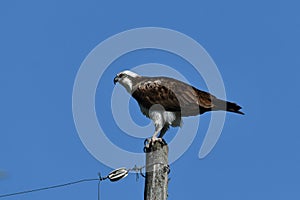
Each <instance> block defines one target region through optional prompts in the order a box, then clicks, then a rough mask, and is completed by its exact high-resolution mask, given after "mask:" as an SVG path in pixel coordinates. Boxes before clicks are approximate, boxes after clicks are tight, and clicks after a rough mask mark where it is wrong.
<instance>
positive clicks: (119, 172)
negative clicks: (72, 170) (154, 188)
mask: <svg viewBox="0 0 300 200" xmlns="http://www.w3.org/2000/svg"><path fill="white" fill-rule="evenodd" d="M143 168H145V166H143V167H137V166H136V165H135V166H134V167H133V168H130V169H126V168H119V169H116V170H113V171H112V172H110V173H109V174H108V175H107V176H105V177H101V174H100V173H98V176H99V177H98V178H90V179H82V180H79V181H73V182H68V183H64V184H59V185H53V186H48V187H43V188H38V189H32V190H25V191H21V192H15V193H10V194H2V195H0V198H3V197H9V196H15V195H20V194H27V193H32V192H38V191H43V190H49V189H53V188H60V187H65V186H69V185H74V184H78V183H82V182H90V181H99V182H98V200H100V182H101V181H104V180H106V179H109V180H110V181H112V182H115V181H118V180H120V179H122V178H125V177H126V176H127V175H128V172H129V171H134V172H136V175H137V178H138V173H140V174H141V175H142V176H143V177H144V175H143V173H142V169H143Z"/></svg>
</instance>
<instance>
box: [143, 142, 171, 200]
mask: <svg viewBox="0 0 300 200" xmlns="http://www.w3.org/2000/svg"><path fill="white" fill-rule="evenodd" d="M168 151H169V150H168V145H167V143H166V142H165V141H163V142H159V141H156V142H154V144H153V145H150V146H149V147H145V153H146V179H145V190H144V200H166V199H167V197H168V179H169V178H168V173H169V165H168Z"/></svg>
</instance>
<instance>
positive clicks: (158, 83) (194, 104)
mask: <svg viewBox="0 0 300 200" xmlns="http://www.w3.org/2000/svg"><path fill="white" fill-rule="evenodd" d="M132 96H133V97H134V98H135V99H136V100H137V101H138V102H139V104H141V105H142V106H143V107H145V108H147V109H150V108H151V106H153V105H155V104H160V105H161V106H163V107H164V109H165V110H166V111H171V112H181V116H193V115H198V114H203V113H205V112H207V111H211V110H226V111H229V112H235V113H239V114H243V113H242V112H241V111H239V110H240V109H241V107H240V106H238V105H237V104H235V103H231V102H226V101H223V100H220V99H218V98H216V97H215V96H213V95H211V94H209V93H208V92H204V91H201V90H198V89H197V88H195V87H193V86H190V85H188V84H186V83H183V82H181V81H178V80H176V79H173V78H167V77H155V78H154V77H139V78H138V79H136V80H135V83H134V85H133V92H132Z"/></svg>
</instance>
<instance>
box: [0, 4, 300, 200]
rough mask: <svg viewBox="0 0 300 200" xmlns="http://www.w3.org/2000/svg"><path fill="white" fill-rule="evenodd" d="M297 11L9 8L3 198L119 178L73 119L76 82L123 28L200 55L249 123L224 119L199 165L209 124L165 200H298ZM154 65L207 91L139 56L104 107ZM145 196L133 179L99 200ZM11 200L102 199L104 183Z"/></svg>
mask: <svg viewBox="0 0 300 200" xmlns="http://www.w3.org/2000/svg"><path fill="white" fill-rule="evenodd" d="M299 7H300V4H299V2H297V1H296V0H295V1H291V0H288V1H278V0H276V1H258V0H254V1H249V2H246V1H238V0H228V1H193V2H188V3H178V2H174V1H119V2H118V1H109V3H108V2H107V3H103V2H102V3H101V2H100V1H58V0H52V1H38V0H36V1H34V0H27V1H20V0H19V1H16V0H2V1H1V3H0V58H1V59H0V91H1V98H0V99H1V100H0V102H1V104H0V108H1V109H0V121H1V123H0V124H1V125H0V195H1V194H5V193H11V192H17V191H22V190H27V189H34V188H39V187H44V186H50V185H55V184H60V183H65V182H69V181H76V180H79V179H83V178H97V173H98V172H99V171H101V173H102V174H103V175H106V174H107V173H109V172H110V171H111V170H112V169H111V168H109V167H107V166H105V165H104V164H102V163H100V162H99V161H98V160H96V159H95V158H94V157H93V156H92V155H91V154H90V153H89V152H88V151H87V150H86V148H85V147H84V146H83V144H82V142H81V141H80V139H79V136H78V134H77V131H76V128H75V125H74V121H73V116H72V89H73V83H74V80H75V77H76V73H77V71H78V69H79V67H80V65H81V63H82V61H83V60H84V58H85V57H86V56H87V55H88V53H89V52H90V51H91V50H92V49H93V48H94V47H95V46H96V45H98V44H99V43H100V42H101V41H103V40H105V39H107V38H108V37H110V36H112V35H114V34H117V33H119V32H122V31H125V30H127V29H132V28H137V27H145V26H157V27H165V28H170V29H174V30H177V31H180V32H182V33H184V34H186V35H188V36H190V37H192V38H193V39H195V40H196V41H197V42H199V43H200V44H201V45H203V47H204V48H205V49H206V50H207V52H208V53H209V54H210V55H211V57H212V58H213V60H214V61H215V63H216V64H217V66H218V68H219V70H220V72H221V75H222V77H223V80H224V83H225V87H226V92H227V97H228V99H229V100H232V101H235V102H238V103H239V104H240V105H242V106H243V111H244V112H245V113H246V115H245V116H239V115H234V114H228V115H227V117H226V122H225V127H224V129H223V132H222V135H221V138H220V140H219V141H218V143H217V145H216V146H215V148H214V149H213V151H212V152H211V153H210V154H209V156H207V157H206V158H205V159H202V160H200V159H199V158H198V152H199V147H200V145H201V143H202V141H203V137H204V134H205V132H206V129H207V126H208V123H209V119H210V115H209V114H207V115H203V116H201V123H200V128H199V130H198V133H197V136H196V138H195V140H194V142H193V143H192V145H191V146H190V148H189V149H188V151H186V152H185V154H184V155H183V156H182V157H181V158H180V159H178V160H177V161H176V162H175V163H173V164H172V165H171V173H170V178H171V180H170V183H169V199H174V200H177V199H183V198H185V199H208V200H216V199H231V200H240V199H249V200H250V199H273V200H283V199H299V198H300V190H299V188H300V171H299V170H300V154H299V153H300V133H299V127H298V125H299V111H300V109H299V108H300V107H299V105H298V104H299V99H300V94H299V86H300V82H299V74H300V57H299V52H300V51H299V46H300V39H299V35H300V13H299ZM99 59H101V58H99ZM148 62H158V63H162V64H166V65H169V66H172V67H174V69H176V70H178V71H180V72H182V73H183V74H184V75H185V77H186V78H187V79H188V80H189V81H190V82H191V83H192V84H193V85H195V86H197V87H199V88H201V89H205V84H204V83H203V80H202V79H201V78H200V77H198V76H194V73H193V71H192V70H190V66H188V65H187V64H186V63H184V62H181V61H180V60H178V58H176V56H170V55H165V54H163V53H162V52H157V51H153V52H150V51H148V52H147V51H143V52H136V54H130V55H128V57H127V58H126V56H124V57H122V58H120V59H119V60H117V61H116V62H115V63H113V64H112V66H110V68H109V69H108V70H107V71H106V73H105V75H104V78H103V79H101V81H100V84H99V85H102V88H103V87H105V88H106V90H105V92H104V93H103V97H102V95H101V92H99V91H98V92H97V94H96V100H99V101H100V99H101V98H103V99H104V98H110V96H109V95H107V94H111V91H112V90H113V87H114V86H113V84H112V80H113V78H114V76H115V74H116V73H117V72H119V71H121V70H123V69H126V68H130V67H134V66H136V65H140V64H143V63H148ZM183 69H184V70H183ZM105 101H110V100H109V99H106V100H105ZM96 108H97V110H98V111H99V110H101V105H100V104H97V105H96ZM130 109H131V112H132V115H133V118H134V119H135V120H136V121H137V123H141V124H143V123H148V122H149V120H147V119H144V116H142V115H141V114H140V113H139V108H138V106H137V104H136V103H135V102H134V101H132V103H131V104H130ZM97 114H98V117H99V119H100V123H102V124H105V127H106V129H107V130H108V131H107V134H108V137H110V138H111V140H113V141H114V142H115V143H118V144H119V145H120V146H121V147H123V148H128V150H134V151H137V152H139V151H141V150H142V147H143V140H142V139H136V138H132V137H124V134H123V133H122V132H121V130H120V129H119V128H118V127H117V125H116V124H115V123H114V122H113V118H112V116H111V113H110V112H109V110H108V111H107V112H102V113H100V112H99V113H97ZM103 116H104V117H103ZM172 131H174V129H172V130H171V132H172ZM150 134H151V133H150ZM120 138H122V139H120ZM170 139H171V137H170V136H168V137H167V140H170ZM129 144H130V145H129ZM107 153H109V152H107ZM134 164H135V163H132V165H134ZM120 167H121V166H120ZM143 188H144V179H143V178H140V179H139V180H138V181H136V180H135V176H134V175H129V176H128V177H127V178H126V179H123V180H121V181H119V182H116V183H110V182H109V181H105V182H102V183H101V199H120V198H122V199H142V198H143ZM5 199H11V200H14V199H24V200H26V199H28V200H29V199H30V200H34V199H45V200H47V199H91V200H92V199H95V200H96V199H97V182H89V183H82V184H79V185H74V186H69V187H64V188H59V189H53V190H48V191H42V192H36V193H31V194H27V195H22V196H15V197H8V198H5Z"/></svg>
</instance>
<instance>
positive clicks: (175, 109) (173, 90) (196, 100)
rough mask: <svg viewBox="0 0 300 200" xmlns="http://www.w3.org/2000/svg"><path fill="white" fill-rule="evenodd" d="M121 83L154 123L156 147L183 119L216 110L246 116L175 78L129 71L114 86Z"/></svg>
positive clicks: (232, 105)
mask: <svg viewBox="0 0 300 200" xmlns="http://www.w3.org/2000/svg"><path fill="white" fill-rule="evenodd" d="M117 82H119V83H120V84H121V85H122V86H124V87H125V89H126V90H127V92H128V93H129V94H131V95H132V97H133V98H134V99H135V100H136V101H137V102H138V104H139V106H140V110H141V112H142V113H143V114H144V115H145V116H147V117H148V118H150V119H151V120H152V121H153V122H154V126H155V132H154V134H153V136H152V138H151V139H150V141H151V142H152V143H153V142H154V141H156V140H160V141H161V140H162V139H161V138H162V137H163V136H164V134H165V133H166V131H167V130H168V129H169V127H170V126H173V127H177V126H181V124H182V119H181V117H188V116H195V115H199V114H200V115H201V114H203V113H205V112H208V111H216V110H224V111H228V112H233V113H238V114H244V113H243V112H241V111H240V109H241V107H240V106H239V105H237V104H236V103H232V102H227V101H224V100H221V99H218V98H217V97H215V96H213V95H211V94H209V93H208V92H204V91H201V90H198V89H197V88H195V87H193V86H191V85H188V84H186V83H184V82H181V81H179V80H176V79H173V78H168V77H146V76H140V75H138V74H136V73H134V72H132V71H128V70H126V71H123V72H120V73H118V74H117V75H116V77H115V78H114V84H116V83H117ZM158 134H159V135H158ZM150 141H149V142H150Z"/></svg>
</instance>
